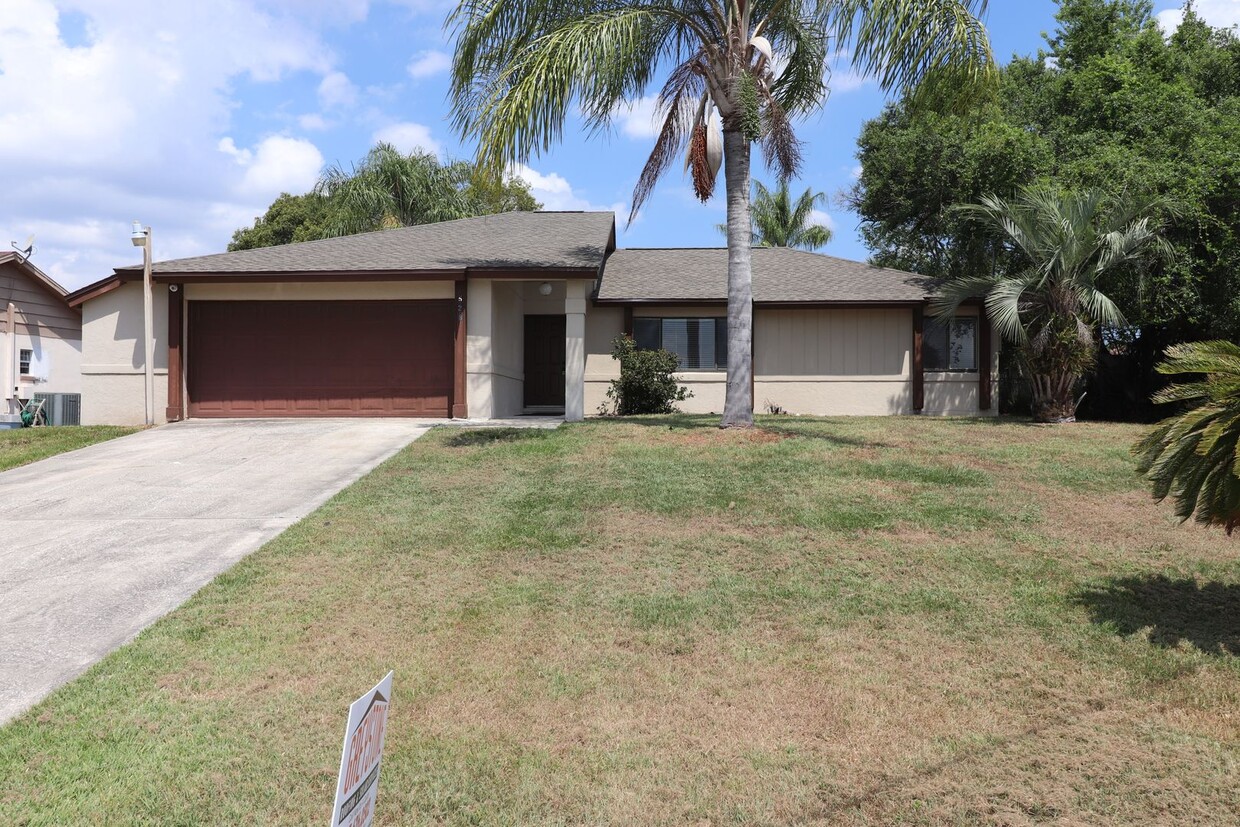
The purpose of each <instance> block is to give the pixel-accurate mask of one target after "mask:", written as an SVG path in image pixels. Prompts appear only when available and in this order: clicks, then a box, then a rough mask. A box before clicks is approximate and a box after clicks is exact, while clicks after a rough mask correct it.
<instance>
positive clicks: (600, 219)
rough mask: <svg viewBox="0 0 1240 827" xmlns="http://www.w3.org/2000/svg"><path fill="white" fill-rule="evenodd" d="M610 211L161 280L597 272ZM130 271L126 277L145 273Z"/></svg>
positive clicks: (294, 255) (344, 243) (447, 225)
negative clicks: (543, 270)
mask: <svg viewBox="0 0 1240 827" xmlns="http://www.w3.org/2000/svg"><path fill="white" fill-rule="evenodd" d="M614 223H615V216H614V215H613V214H612V213H610V212H508V213H500V214H498V215H484V216H480V217H477V218H461V219H458V220H456V221H443V222H440V223H437V224H418V225H415V226H413V227H399V228H396V229H392V230H379V231H377V232H372V233H360V234H358V235H348V236H341V237H339V238H325V239H321V240H319V241H303V242H299V243H296V244H282V245H279V246H277V247H261V248H259V249H256V250H238V251H236V252H231V253H217V254H215V255H209V256H196V257H194V258H180V259H174V260H172V261H160V262H156V263H155V264H154V265H153V268H152V272H154V273H155V275H172V274H177V273H195V274H208V273H256V274H257V273H303V272H315V273H322V272H328V271H331V272H337V271H338V272H341V273H349V272H357V271H366V272H378V271H410V270H413V271H418V270H426V271H429V270H454V271H459V270H464V269H467V268H483V269H525V268H556V269H591V270H597V269H598V267H599V265H600V264H602V261H603V257H604V256H605V255H606V254H607V251H608V249H610V248H611V247H613V246H614V243H615V242H614V239H613V235H612V228H613V226H614ZM141 269H142V268H141V266H139V265H134V266H133V267H124V268H120V269H118V270H117V272H118V273H121V272H128V271H133V270H138V271H139V272H140V271H141Z"/></svg>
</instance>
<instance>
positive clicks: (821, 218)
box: [809, 210, 835, 232]
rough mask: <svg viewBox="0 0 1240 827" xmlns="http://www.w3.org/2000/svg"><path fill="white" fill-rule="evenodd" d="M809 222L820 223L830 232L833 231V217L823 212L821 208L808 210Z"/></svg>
mask: <svg viewBox="0 0 1240 827" xmlns="http://www.w3.org/2000/svg"><path fill="white" fill-rule="evenodd" d="M809 223H810V224H818V225H821V226H823V227H826V228H827V229H828V230H830V231H831V232H835V219H834V218H832V217H831V215H830V213H825V212H823V211H822V210H810V213H809Z"/></svg>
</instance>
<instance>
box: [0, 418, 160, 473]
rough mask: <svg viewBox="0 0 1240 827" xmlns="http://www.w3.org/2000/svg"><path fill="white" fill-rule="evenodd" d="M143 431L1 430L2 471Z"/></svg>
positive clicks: (104, 428)
mask: <svg viewBox="0 0 1240 827" xmlns="http://www.w3.org/2000/svg"><path fill="white" fill-rule="evenodd" d="M140 430H142V429H141V428H126V427H118V426H113V425H90V426H83V427H75V426H65V427H57V428H11V429H4V430H0V471H7V470H8V469H10V468H16V467H17V466H19V465H27V464H29V463H31V462H37V461H39V460H41V459H47V458H48V457H51V456H55V455H56V454H63V453H64V452H65V451H76V450H77V449H78V448H85V447H86V446H87V445H94V444H95V443H96V442H105V441H107V440H109V439H116V438H117V437H118V436H125V435H127V434H132V433H134V432H135V431H140Z"/></svg>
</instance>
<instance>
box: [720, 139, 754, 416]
mask: <svg viewBox="0 0 1240 827" xmlns="http://www.w3.org/2000/svg"><path fill="white" fill-rule="evenodd" d="M749 149H750V145H749V141H748V140H746V138H745V136H744V135H742V134H741V133H740V132H738V131H736V130H729V129H725V130H724V132H723V175H724V186H725V187H726V189H727V197H728V388H727V396H726V397H725V398H724V403H723V421H722V422H721V423H720V425H722V427H724V428H748V427H752V426H753V261H752V256H751V249H750V244H751V238H750V233H751V228H752V225H751V223H750V214H749Z"/></svg>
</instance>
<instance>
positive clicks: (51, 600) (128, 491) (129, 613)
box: [0, 419, 434, 723]
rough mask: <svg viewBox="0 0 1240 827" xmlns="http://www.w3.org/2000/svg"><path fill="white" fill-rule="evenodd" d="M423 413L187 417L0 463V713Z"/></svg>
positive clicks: (86, 659)
mask: <svg viewBox="0 0 1240 827" xmlns="http://www.w3.org/2000/svg"><path fill="white" fill-rule="evenodd" d="M433 424H434V423H431V422H428V421H422V420H401V419H352V420H336V419H313V420H218V421H202V420H197V421H191V422H183V423H177V424H174V425H168V426H165V427H161V428H156V429H153V430H150V431H144V432H142V433H139V434H134V435H133V436H128V437H123V438H121V439H117V440H113V441H111V442H105V443H102V444H99V445H94V446H91V447H89V448H84V449H82V450H80V451H74V452H72V453H68V454H61V455H60V456H56V457H52V458H50V459H46V460H43V461H42V462H37V463H34V464H33V465H27V466H25V467H23V468H16V469H14V470H12V471H6V472H4V473H0V723H3V722H4V721H6V720H8V719H10V718H12V717H13V716H15V715H17V714H18V713H20V712H22V711H23V710H25V709H27V708H28V707H30V706H32V705H33V704H34V703H36V702H37V701H39V700H40V699H41V698H43V697H44V696H45V695H47V694H48V693H49V692H51V691H52V690H53V689H55V688H56V687H58V686H60V685H61V684H63V683H65V682H66V681H68V680H70V679H71V678H73V677H75V676H76V675H78V674H79V673H81V672H82V671H84V670H85V669H86V668H87V667H89V666H90V665H91V664H93V663H95V662H96V661H98V660H99V659H100V658H102V657H103V656H104V655H106V654H107V653H108V652H110V651H112V650H113V649H115V648H116V647H118V646H120V645H121V644H122V643H124V642H126V641H127V640H129V639H130V638H132V637H134V636H135V635H136V634H137V633H138V632H140V631H141V630H142V629H144V628H145V627H146V626H148V625H150V624H151V623H152V622H154V621H155V620H157V619H159V618H160V617H162V616H163V615H165V614H167V613H168V612H169V611H171V610H172V609H174V608H176V607H177V606H179V605H180V604H181V603H182V602H184V601H185V600H186V598H188V597H189V596H190V595H192V594H193V593H194V592H196V591H197V590H198V589H199V588H201V587H202V586H203V585H205V584H206V583H207V582H209V581H210V580H211V579H212V578H213V577H215V576H216V575H217V574H219V573H220V572H222V571H224V570H225V569H227V568H228V567H229V566H231V565H232V564H233V563H235V562H237V560H239V559H241V558H242V557H244V556H245V555H246V554H249V553H250V552H252V551H254V550H255V549H257V548H258V547H259V546H261V545H262V544H263V543H265V542H266V541H267V540H270V539H271V538H272V537H274V536H276V535H277V534H279V533H280V532H281V531H283V530H284V529H285V528H287V527H288V526H290V525H292V524H293V523H295V522H297V520H299V519H301V518H302V517H304V516H306V515H307V514H309V513H310V512H311V511H313V510H314V509H315V508H317V507H318V506H319V505H321V504H323V503H324V502H326V501H327V500H328V499H329V498H330V497H331V496H332V495H333V494H335V493H336V492H337V491H339V490H340V489H342V488H344V487H345V486H347V485H349V484H350V483H352V482H353V481H355V480H356V479H358V478H359V477H361V476H362V475H363V474H365V473H366V472H367V471H369V470H371V469H372V468H374V467H375V466H376V465H378V464H379V463H380V462H382V461H383V460H385V459H387V458H388V457H390V456H392V455H393V454H395V453H396V452H397V451H399V450H400V449H401V448H403V447H404V446H405V445H407V444H409V443H410V442H412V441H413V440H415V439H417V438H418V437H419V436H421V435H422V434H424V433H426V431H427V430H428V429H429V428H430V427H431V426H432V425H433Z"/></svg>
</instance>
